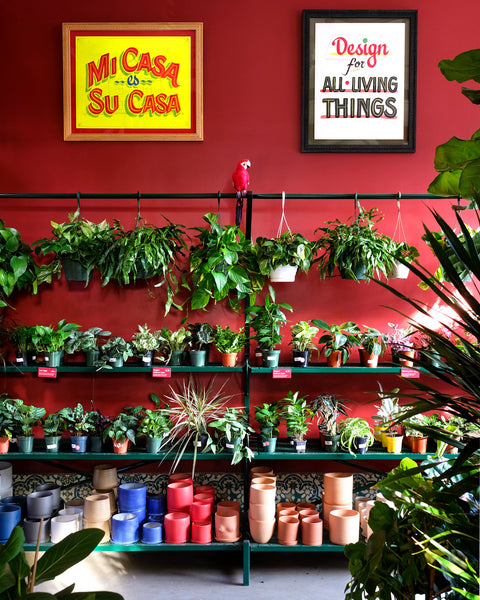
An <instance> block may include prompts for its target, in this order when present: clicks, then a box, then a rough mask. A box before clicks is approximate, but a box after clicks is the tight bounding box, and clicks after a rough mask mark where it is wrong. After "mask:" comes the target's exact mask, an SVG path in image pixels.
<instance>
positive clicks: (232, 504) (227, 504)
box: [217, 500, 240, 514]
mask: <svg viewBox="0 0 480 600" xmlns="http://www.w3.org/2000/svg"><path fill="white" fill-rule="evenodd" d="M223 509H232V510H236V511H237V512H238V514H240V502H237V501H236V500H220V502H217V512H219V511H221V510H223Z"/></svg>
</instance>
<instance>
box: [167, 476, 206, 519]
mask: <svg viewBox="0 0 480 600" xmlns="http://www.w3.org/2000/svg"><path fill="white" fill-rule="evenodd" d="M204 496H206V497H207V498H209V499H211V496H207V494H204ZM193 499H194V496H193V483H188V482H186V481H174V482H172V483H169V484H168V485H167V509H168V512H173V511H180V512H187V513H188V512H190V506H191V505H192V502H193Z"/></svg>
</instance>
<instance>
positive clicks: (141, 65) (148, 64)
mask: <svg viewBox="0 0 480 600" xmlns="http://www.w3.org/2000/svg"><path fill="white" fill-rule="evenodd" d="M142 69H146V70H147V71H148V72H150V71H151V70H152V61H151V60H150V54H149V53H148V52H147V53H146V54H142V56H141V57H140V60H139V61H138V65H137V71H141V70H142Z"/></svg>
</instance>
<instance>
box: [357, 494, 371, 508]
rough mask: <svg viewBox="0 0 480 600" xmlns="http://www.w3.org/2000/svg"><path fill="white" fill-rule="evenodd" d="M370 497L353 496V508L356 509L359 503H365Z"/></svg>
mask: <svg viewBox="0 0 480 600" xmlns="http://www.w3.org/2000/svg"><path fill="white" fill-rule="evenodd" d="M370 499H371V498H370V497H369V496H355V501H354V508H355V510H358V506H359V504H360V503H366V502H368V501H369V500H370Z"/></svg>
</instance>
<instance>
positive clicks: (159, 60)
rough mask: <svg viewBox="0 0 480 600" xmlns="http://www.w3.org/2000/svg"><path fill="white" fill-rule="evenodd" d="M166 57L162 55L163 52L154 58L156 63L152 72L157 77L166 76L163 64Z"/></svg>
mask: <svg viewBox="0 0 480 600" xmlns="http://www.w3.org/2000/svg"><path fill="white" fill-rule="evenodd" d="M166 60H167V59H166V57H165V56H162V55H161V54H159V55H158V56H156V57H155V58H154V59H153V64H154V65H155V66H154V67H152V73H153V74H154V75H155V76H156V77H165V67H164V65H163V63H164V62H165V61H166Z"/></svg>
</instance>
